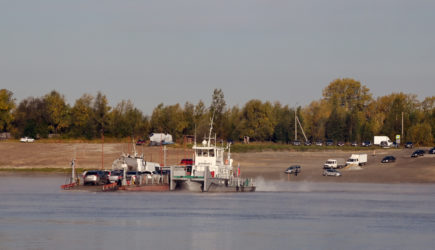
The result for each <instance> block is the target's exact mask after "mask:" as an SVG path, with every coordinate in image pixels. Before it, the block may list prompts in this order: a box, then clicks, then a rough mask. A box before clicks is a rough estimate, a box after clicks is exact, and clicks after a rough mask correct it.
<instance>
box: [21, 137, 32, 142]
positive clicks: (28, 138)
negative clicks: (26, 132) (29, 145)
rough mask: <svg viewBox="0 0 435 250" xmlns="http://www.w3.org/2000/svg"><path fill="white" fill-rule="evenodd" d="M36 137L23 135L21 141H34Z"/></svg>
mask: <svg viewBox="0 0 435 250" xmlns="http://www.w3.org/2000/svg"><path fill="white" fill-rule="evenodd" d="M34 141H35V139H33V138H30V137H23V138H21V139H20V142H34Z"/></svg>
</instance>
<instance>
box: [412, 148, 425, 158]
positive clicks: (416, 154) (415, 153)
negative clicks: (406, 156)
mask: <svg viewBox="0 0 435 250" xmlns="http://www.w3.org/2000/svg"><path fill="white" fill-rule="evenodd" d="M423 155H424V150H422V149H418V150H415V151H414V153H412V155H411V157H415V158H416V157H419V156H423Z"/></svg>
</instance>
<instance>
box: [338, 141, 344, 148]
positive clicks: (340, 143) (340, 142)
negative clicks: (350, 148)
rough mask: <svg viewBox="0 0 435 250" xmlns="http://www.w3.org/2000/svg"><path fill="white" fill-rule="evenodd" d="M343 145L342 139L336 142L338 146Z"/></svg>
mask: <svg viewBox="0 0 435 250" xmlns="http://www.w3.org/2000/svg"><path fill="white" fill-rule="evenodd" d="M344 145H345V143H344V142H342V141H339V142H337V146H339V147H343V146H344Z"/></svg>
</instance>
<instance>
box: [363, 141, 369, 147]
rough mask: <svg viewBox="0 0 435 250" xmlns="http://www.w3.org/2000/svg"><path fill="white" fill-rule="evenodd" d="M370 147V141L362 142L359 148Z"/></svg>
mask: <svg viewBox="0 0 435 250" xmlns="http://www.w3.org/2000/svg"><path fill="white" fill-rule="evenodd" d="M371 145H372V143H371V142H370V141H363V142H362V143H361V146H363V147H370V146H371Z"/></svg>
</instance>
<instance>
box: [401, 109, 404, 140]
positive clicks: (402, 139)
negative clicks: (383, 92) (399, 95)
mask: <svg viewBox="0 0 435 250" xmlns="http://www.w3.org/2000/svg"><path fill="white" fill-rule="evenodd" d="M401 139H402V140H404V138H403V111H402V138H401Z"/></svg>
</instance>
